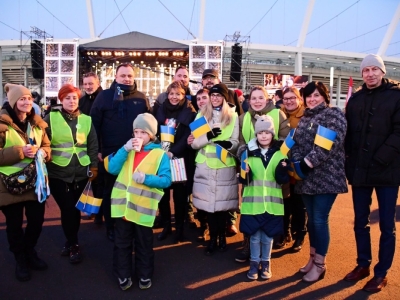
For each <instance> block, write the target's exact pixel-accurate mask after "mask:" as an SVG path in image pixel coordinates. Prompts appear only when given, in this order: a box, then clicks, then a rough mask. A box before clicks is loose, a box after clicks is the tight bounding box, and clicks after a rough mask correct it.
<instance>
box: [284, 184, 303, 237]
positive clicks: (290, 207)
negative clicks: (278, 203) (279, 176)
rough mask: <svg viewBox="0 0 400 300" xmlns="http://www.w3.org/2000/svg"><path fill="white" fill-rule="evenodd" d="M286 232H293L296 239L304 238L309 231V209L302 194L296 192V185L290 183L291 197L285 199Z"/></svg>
mask: <svg viewBox="0 0 400 300" xmlns="http://www.w3.org/2000/svg"><path fill="white" fill-rule="evenodd" d="M283 205H284V211H285V212H284V216H283V226H284V233H285V234H288V233H291V234H292V236H293V238H294V239H304V237H305V235H306V233H307V211H306V207H305V206H304V203H303V200H302V199H301V195H299V194H295V192H294V185H293V184H291V185H290V197H289V198H285V199H283Z"/></svg>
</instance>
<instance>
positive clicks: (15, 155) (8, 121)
mask: <svg viewBox="0 0 400 300" xmlns="http://www.w3.org/2000/svg"><path fill="white" fill-rule="evenodd" d="M32 113H33V114H34V109H33V108H32V112H31V114H32ZM28 121H29V123H30V124H31V126H32V128H34V127H40V128H41V129H42V131H43V135H42V144H41V145H40V148H41V149H43V150H44V151H45V152H46V154H47V157H46V160H47V161H48V160H49V159H50V153H51V150H50V141H49V139H48V137H47V134H46V131H45V128H46V127H47V123H46V122H44V121H43V119H42V118H41V117H40V116H39V115H36V114H34V115H33V116H29V117H28ZM8 126H11V127H12V128H14V129H15V130H16V131H17V132H18V134H19V135H20V136H21V137H22V138H23V139H24V140H25V141H26V143H27V144H28V143H29V142H28V138H27V136H26V133H25V132H23V131H22V130H21V129H20V128H19V127H18V126H17V125H16V124H15V123H14V122H13V119H12V118H11V116H10V115H9V113H8V112H7V110H6V109H5V108H4V107H3V109H2V110H1V111H0V165H1V166H9V165H13V164H15V163H17V162H19V161H21V160H22V159H23V158H24V153H23V152H22V147H21V146H13V147H9V148H6V149H3V147H4V145H5V144H6V132H7V131H8ZM23 201H38V199H37V195H36V194H35V191H34V190H31V191H29V192H26V193H24V194H22V195H12V194H10V193H9V192H8V190H7V189H6V187H5V185H4V183H3V181H2V180H0V208H1V207H2V206H6V205H10V204H14V203H19V202H23Z"/></svg>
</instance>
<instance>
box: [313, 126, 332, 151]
mask: <svg viewBox="0 0 400 300" xmlns="http://www.w3.org/2000/svg"><path fill="white" fill-rule="evenodd" d="M335 139H336V132H335V131H333V130H331V129H328V128H326V127H324V126H321V125H318V129H317V134H316V135H315V140H314V144H315V145H318V146H320V147H322V148H324V149H326V150H331V148H332V145H333V141H334V140H335Z"/></svg>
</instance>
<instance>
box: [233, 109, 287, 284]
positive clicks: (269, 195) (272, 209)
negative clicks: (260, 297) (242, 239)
mask: <svg viewBox="0 0 400 300" xmlns="http://www.w3.org/2000/svg"><path fill="white" fill-rule="evenodd" d="M254 133H255V135H256V138H253V139H252V140H250V141H249V143H248V144H247V146H246V150H247V151H248V160H247V162H248V167H247V169H246V172H247V173H246V178H245V179H243V178H240V181H241V183H242V184H243V186H244V191H243V200H242V205H241V209H240V211H241V214H242V216H241V219H240V231H241V232H243V233H244V234H246V235H248V236H250V269H249V271H248V272H247V277H248V278H249V279H251V280H256V279H257V278H258V274H259V273H260V275H261V278H262V279H269V278H271V276H272V273H271V264H270V259H271V250H272V243H273V237H274V236H276V235H279V234H281V233H283V214H284V210H283V197H282V188H281V185H282V184H284V183H287V182H289V175H288V172H287V163H286V161H285V160H286V158H287V157H286V156H285V155H283V153H282V152H281V151H280V146H281V144H282V142H281V141H277V140H275V139H274V135H275V130H274V122H273V120H272V118H271V117H270V116H268V115H263V116H260V117H258V119H257V121H256V124H255V126H254ZM260 250H261V251H260Z"/></svg>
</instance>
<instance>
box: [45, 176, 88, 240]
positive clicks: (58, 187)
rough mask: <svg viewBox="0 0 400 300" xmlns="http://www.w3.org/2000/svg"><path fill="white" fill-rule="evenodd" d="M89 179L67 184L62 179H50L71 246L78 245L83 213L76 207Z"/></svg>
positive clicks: (52, 191) (62, 224) (62, 223)
mask: <svg viewBox="0 0 400 300" xmlns="http://www.w3.org/2000/svg"><path fill="white" fill-rule="evenodd" d="M86 183H87V179H85V180H82V181H78V182H73V183H67V182H65V181H63V180H61V179H55V178H50V180H49V185H50V191H51V194H52V195H53V197H54V200H56V202H57V205H58V207H59V208H60V211H61V226H62V229H63V231H64V235H65V237H66V238H67V244H68V245H69V246H72V245H77V244H78V231H79V227H80V225H81V212H80V211H79V210H78V209H77V208H76V207H75V205H76V202H78V200H79V197H80V196H81V194H82V192H83V190H84V188H85V186H86Z"/></svg>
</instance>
